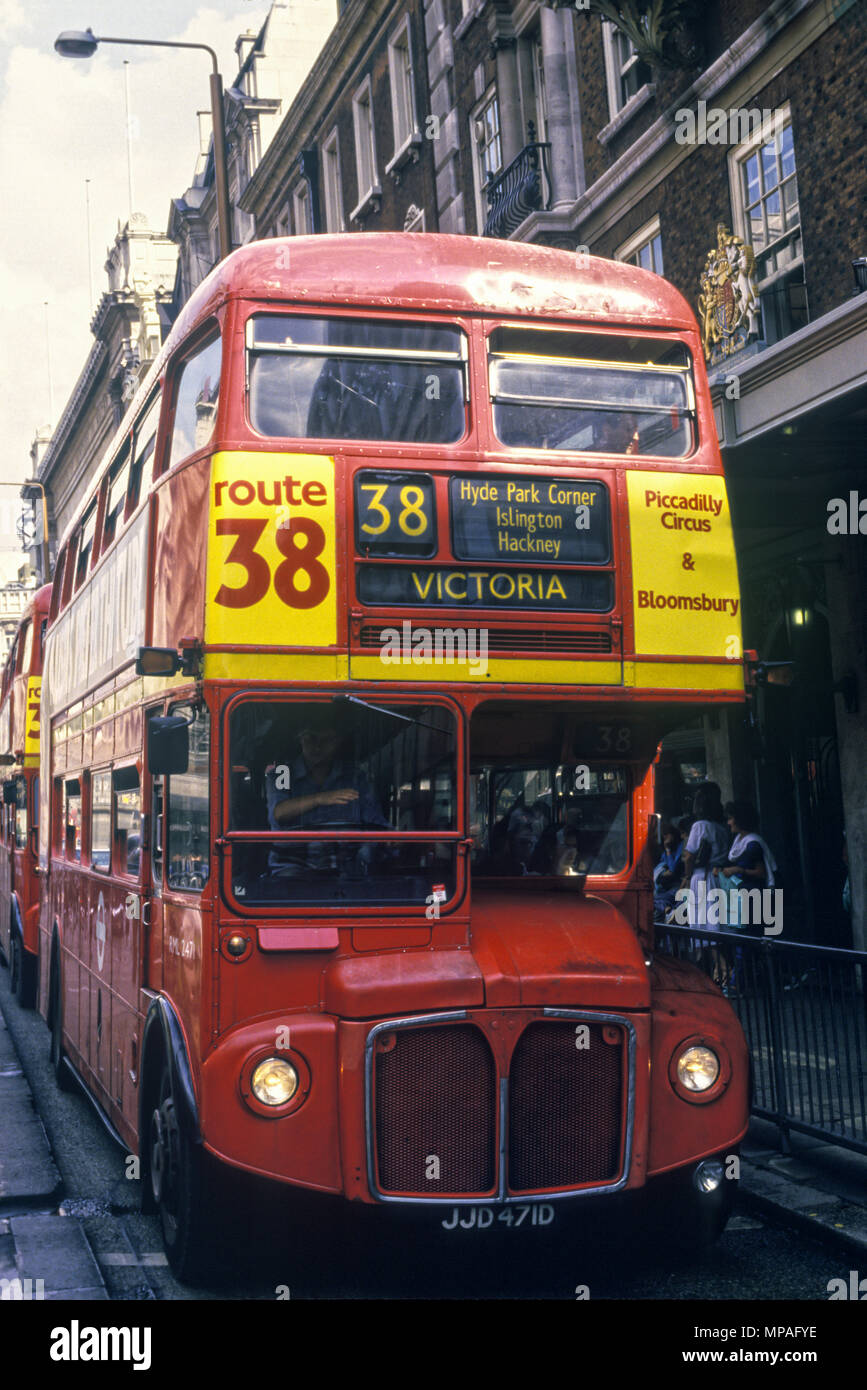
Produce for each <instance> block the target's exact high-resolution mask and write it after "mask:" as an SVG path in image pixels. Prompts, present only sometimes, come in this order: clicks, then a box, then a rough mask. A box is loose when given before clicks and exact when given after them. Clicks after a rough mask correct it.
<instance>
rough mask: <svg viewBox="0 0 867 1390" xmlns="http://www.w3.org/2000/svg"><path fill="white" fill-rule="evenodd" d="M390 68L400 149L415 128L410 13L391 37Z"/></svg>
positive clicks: (396, 138) (396, 141)
mask: <svg viewBox="0 0 867 1390" xmlns="http://www.w3.org/2000/svg"><path fill="white" fill-rule="evenodd" d="M388 72H389V78H390V80H391V113H392V120H393V122H394V149H395V153H397V151H398V150H400V149H402V148H403V146H404V145H405V144H406V143H407V141H408V140H410V139H411V138H412V136H413V134H414V133H415V130H416V123H415V90H414V88H413V81H412V43H411V42H410V33H409V15H405V16H404V18H403V20H402V22H401V24H400V26H399V28H398V29H397V31H396V32H395V33H394V34H393V35H392V37H391V38H390V39H389V41H388Z"/></svg>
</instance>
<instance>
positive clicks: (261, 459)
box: [205, 452, 337, 647]
mask: <svg viewBox="0 0 867 1390" xmlns="http://www.w3.org/2000/svg"><path fill="white" fill-rule="evenodd" d="M335 515H336V507H335V496H334V460H333V459H331V458H326V457H323V456H321V455H311V454H263V453H247V452H238V453H220V454H216V455H215V456H214V461H213V466H212V474H211V500H210V517H209V523H208V589H207V598H206V612H205V642H206V644H207V645H221V646H222V645H235V644H238V645H242V646H250V645H251V644H255V645H256V646H260V647H261V646H267V645H273V646H280V647H287V646H298V647H329V646H333V645H334V643H335V642H336V641H337V594H336V586H335V573H336V570H335V549H336V546H335Z"/></svg>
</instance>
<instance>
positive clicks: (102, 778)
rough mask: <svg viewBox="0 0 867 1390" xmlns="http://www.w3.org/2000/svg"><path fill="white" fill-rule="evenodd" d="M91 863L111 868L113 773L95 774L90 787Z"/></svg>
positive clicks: (99, 867)
mask: <svg viewBox="0 0 867 1390" xmlns="http://www.w3.org/2000/svg"><path fill="white" fill-rule="evenodd" d="M90 862H91V864H92V866H93V868H94V869H100V870H102V871H103V872H108V870H109V869H110V868H111V773H110V772H95V773H94V774H93V779H92V781H91V787H90Z"/></svg>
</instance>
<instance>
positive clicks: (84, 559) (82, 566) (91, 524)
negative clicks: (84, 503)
mask: <svg viewBox="0 0 867 1390" xmlns="http://www.w3.org/2000/svg"><path fill="white" fill-rule="evenodd" d="M95 534H96V503H95V502H94V503H93V505H92V506H91V508H90V510H89V511H88V513H87V516H86V517H85V518H84V521H83V522H82V523H81V534H80V539H79V542H78V560H77V562H76V567H75V587H76V589H79V588H80V587H81V585H82V584H83V583H84V578H85V575H86V574H87V571H88V569H89V568H90V557H91V554H92V552H93V538H94V535H95Z"/></svg>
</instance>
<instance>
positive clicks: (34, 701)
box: [24, 676, 42, 767]
mask: <svg viewBox="0 0 867 1390" xmlns="http://www.w3.org/2000/svg"><path fill="white" fill-rule="evenodd" d="M41 696H42V677H41V676H28V677H27V718H26V722H25V725H24V756H25V758H26V759H27V763H28V766H33V767H36V766H38V762H39V704H40V699H41Z"/></svg>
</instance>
